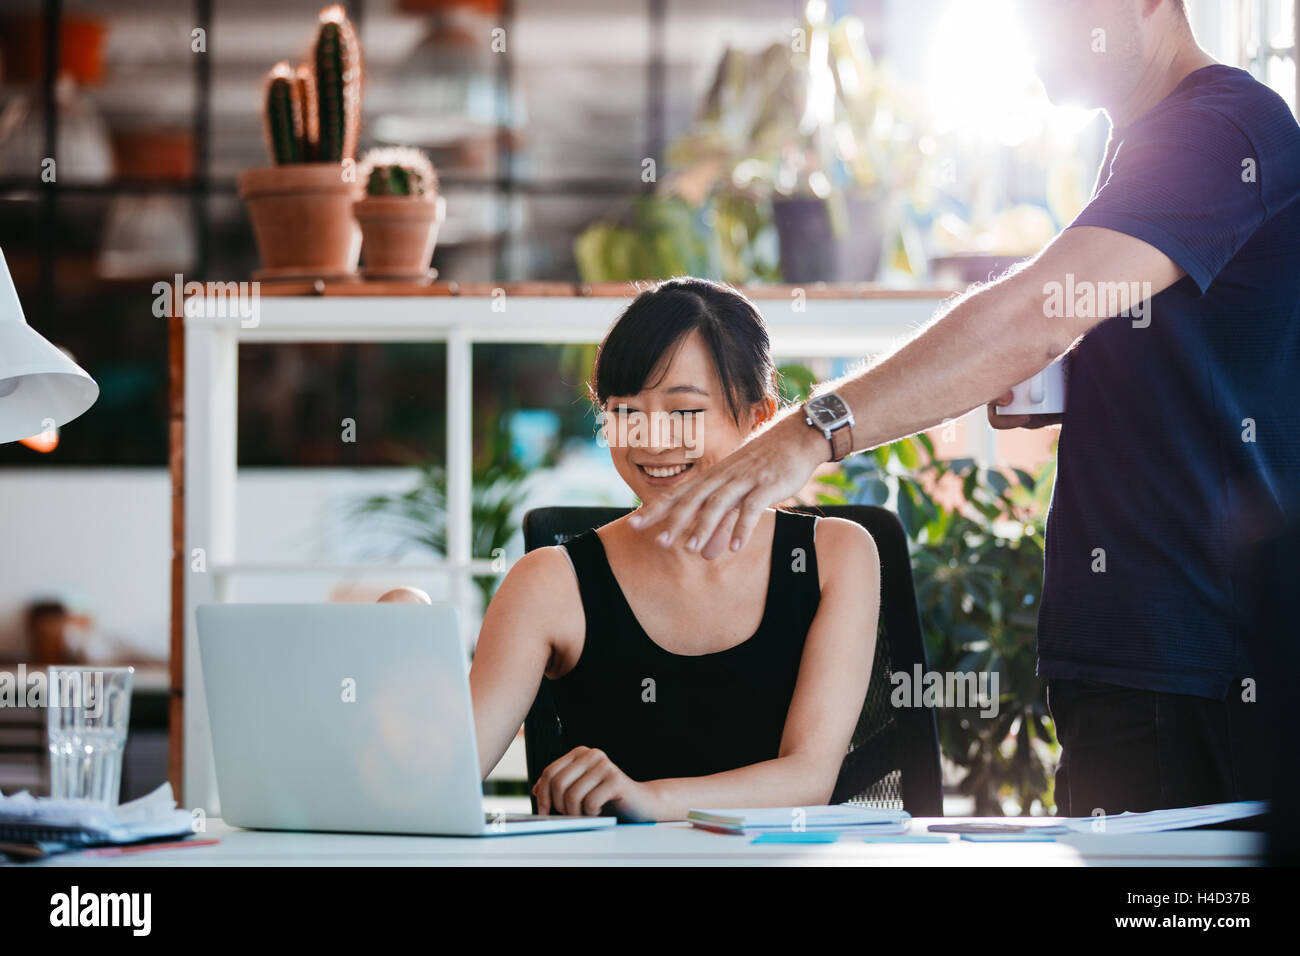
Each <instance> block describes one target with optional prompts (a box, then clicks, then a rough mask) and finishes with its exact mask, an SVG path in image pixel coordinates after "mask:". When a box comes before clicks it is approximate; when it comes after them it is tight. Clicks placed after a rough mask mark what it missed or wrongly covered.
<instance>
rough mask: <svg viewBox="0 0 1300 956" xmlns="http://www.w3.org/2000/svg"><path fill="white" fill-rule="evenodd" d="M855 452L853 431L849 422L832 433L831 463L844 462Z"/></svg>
mask: <svg viewBox="0 0 1300 956" xmlns="http://www.w3.org/2000/svg"><path fill="white" fill-rule="evenodd" d="M852 451H853V429H852V427H851V426H850V425H849V423H848V422H845V423H844V424H843V425H841V426H840V427H839V428H836V429H834V430H832V431H831V461H843V460H844V459H845V458H847V457H849V453H850V452H852Z"/></svg>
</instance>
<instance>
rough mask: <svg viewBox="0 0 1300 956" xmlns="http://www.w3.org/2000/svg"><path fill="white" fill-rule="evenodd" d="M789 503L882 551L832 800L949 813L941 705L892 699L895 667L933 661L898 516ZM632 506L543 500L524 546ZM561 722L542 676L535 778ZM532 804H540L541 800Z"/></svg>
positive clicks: (531, 740) (551, 754) (530, 739)
mask: <svg viewBox="0 0 1300 956" xmlns="http://www.w3.org/2000/svg"><path fill="white" fill-rule="evenodd" d="M792 510H795V511H801V512H805V513H809V514H820V515H825V516H827V517H835V518H847V519H848V520H850V521H855V522H857V523H858V524H860V525H862V526H863V527H864V528H866V529H867V531H868V532H869V533H870V534H871V536H872V538H873V539H875V542H876V549H877V551H879V553H880V576H881V598H880V619H879V625H878V628H877V633H876V654H875V661H874V663H873V665H872V668H871V681H870V683H869V684H868V687H867V697H866V700H865V701H864V702H863V706H862V711H861V713H860V715H859V717H858V725H857V727H856V728H855V729H854V731H853V738H852V740H851V741H850V742H849V748H848V752H847V753H846V755H845V757H844V762H843V764H841V766H840V775H839V779H838V780H837V781H836V784H835V790H834V793H833V795H832V797H831V802H832V803H856V804H861V805H863V806H872V807H885V808H890V809H904V810H907V811H908V812H909V813H911V814H912V815H913V816H926V817H938V816H942V815H943V791H942V784H941V781H940V772H939V737H938V731H937V729H936V723H935V718H934V712H933V711H932V710H930V709H929V708H926V707H902V708H896V707H894V706H893V705H892V703H891V701H890V694H891V692H892V690H893V684H892V683H891V681H890V675H891V674H893V673H896V672H899V671H903V672H906V673H907V674H909V675H912V674H913V673H914V668H915V667H916V666H917V665H919V666H920V669H921V672H922V673H924V672H925V670H926V659H925V643H924V641H923V640H922V637H921V624H920V618H919V615H918V614H917V609H916V591H915V589H914V588H913V585H912V565H911V558H910V556H909V554H908V550H907V537H906V535H905V534H904V533H903V526H902V524H900V523H899V520H898V517H897V516H896V515H894V514H893V513H892V512H890V511H887V510H886V509H884V508H877V507H873V506H871V505H828V506H825V507H821V508H816V507H799V508H794V509H792ZM628 511H629V509H627V508H581V507H559V508H536V509H534V510H532V511H529V512H528V513H527V514H526V515H525V516H524V549H525V550H526V551H532V550H533V549H535V548H541V547H547V546H550V545H557V544H560V543H562V542H564V541H566V540H568V539H569V538H571V537H573V536H574V535H576V534H580V533H582V532H583V531H586V530H587V529H589V528H598V527H600V526H601V525H603V524H608V523H609V522H611V521H613V520H615V519H616V518H620V517H622V516H623V515H625V514H627V513H628ZM558 728H559V722H558V717H557V715H556V712H555V704H554V701H553V700H552V699H551V694H550V687H549V682H548V681H547V680H546V679H545V678H543V679H542V684H541V687H540V688H539V690H538V694H537V698H536V699H535V700H534V701H533V706H532V707H531V708H530V709H529V711H528V716H527V718H526V719H525V721H524V745H525V751H526V754H527V760H528V782H529V785H530V787H531V785H532V784H534V783H536V782H537V778H538V777H539V776H540V775H541V772H542V771H543V770H544V769H545V768H546V766H547V765H548V764H550V763H551V762H552V761H554V760H556V759H558V758H559V757H561V756H563V753H562V752H561V747H562V745H561V741H560V737H559V730H558ZM534 809H536V803H535V801H534Z"/></svg>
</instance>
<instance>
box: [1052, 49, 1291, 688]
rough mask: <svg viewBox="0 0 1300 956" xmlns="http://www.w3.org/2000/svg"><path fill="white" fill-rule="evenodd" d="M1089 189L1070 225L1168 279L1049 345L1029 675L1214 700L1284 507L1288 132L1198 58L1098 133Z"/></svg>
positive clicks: (1242, 639)
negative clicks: (1055, 369)
mask: <svg viewBox="0 0 1300 956" xmlns="http://www.w3.org/2000/svg"><path fill="white" fill-rule="evenodd" d="M1098 182H1099V184H1100V188H1099V189H1098V190H1097V192H1096V193H1095V195H1094V196H1093V199H1092V201H1091V202H1090V203H1089V204H1088V206H1087V207H1086V208H1085V209H1084V210H1083V212H1082V213H1081V214H1080V215H1079V216H1078V218H1077V219H1075V221H1074V222H1073V223H1072V224H1071V228H1073V227H1075V226H1099V227H1103V228H1106V229H1112V230H1115V231H1117V232H1121V233H1125V234H1127V235H1130V236H1134V237H1136V238H1138V239H1141V240H1143V241H1144V242H1147V243H1149V244H1150V245H1152V246H1154V247H1156V248H1157V249H1159V250H1161V251H1162V252H1164V253H1165V254H1166V255H1167V256H1169V258H1170V259H1172V260H1173V261H1174V262H1175V263H1176V264H1177V265H1179V266H1181V267H1182V269H1183V270H1184V271H1186V273H1187V275H1186V277H1184V278H1183V279H1181V280H1179V281H1178V282H1176V283H1175V284H1174V285H1172V286H1171V287H1169V288H1168V289H1166V290H1165V291H1163V292H1161V293H1159V294H1158V295H1156V296H1154V297H1153V298H1152V299H1150V300H1149V301H1148V302H1147V303H1146V306H1145V315H1143V316H1141V317H1138V318H1135V317H1132V316H1128V315H1117V316H1115V317H1113V318H1109V319H1106V320H1104V321H1102V322H1100V323H1099V324H1097V325H1096V326H1094V327H1093V328H1092V329H1091V330H1089V331H1088V333H1087V334H1086V335H1084V336H1083V337H1082V338H1081V339H1080V340H1079V341H1078V342H1077V343H1075V346H1074V348H1072V349H1071V351H1070V352H1069V353H1067V358H1066V373H1067V376H1068V379H1067V390H1066V406H1065V415H1064V417H1063V419H1062V424H1061V436H1060V443H1059V446H1058V451H1057V473H1056V487H1055V490H1054V492H1053V495H1052V504H1051V508H1050V510H1049V512H1048V518H1047V535H1046V542H1045V544H1046V560H1045V566H1044V584H1043V598H1042V605H1041V608H1040V612H1039V621H1038V655H1039V656H1038V673H1039V674H1040V675H1043V676H1045V677H1056V678H1081V679H1087V680H1095V681H1103V682H1106V683H1112V684H1120V685H1123V686H1126V687H1135V688H1141V689H1146V690H1154V691H1164V692H1170V693H1182V694H1191V695H1196V696H1201V697H1210V698H1215V699H1222V698H1223V697H1224V696H1225V695H1226V694H1227V692H1228V689H1229V686H1230V685H1231V684H1232V683H1233V682H1234V680H1235V679H1239V678H1242V677H1252V676H1256V675H1255V672H1254V670H1253V668H1254V666H1255V665H1254V664H1253V655H1252V654H1251V652H1250V642H1251V641H1252V640H1254V639H1255V635H1248V634H1245V633H1243V627H1244V623H1243V622H1244V621H1246V620H1248V619H1249V615H1248V613H1247V611H1248V608H1247V607H1246V606H1245V604H1244V602H1245V595H1246V594H1247V593H1249V589H1248V588H1247V587H1246V586H1245V583H1244V581H1243V579H1242V574H1243V573H1244V572H1243V568H1244V566H1245V564H1246V562H1245V561H1244V560H1243V559H1244V554H1245V552H1244V550H1243V549H1245V548H1248V547H1249V542H1250V540H1251V539H1252V538H1253V537H1258V536H1260V534H1261V532H1266V531H1268V530H1270V528H1271V527H1275V526H1276V524H1277V523H1278V522H1279V521H1281V520H1282V519H1283V518H1284V517H1285V516H1288V515H1289V516H1291V517H1292V518H1293V519H1294V516H1295V515H1296V514H1297V505H1298V503H1300V198H1297V197H1300V127H1297V125H1296V121H1295V118H1294V117H1293V116H1292V114H1291V111H1290V110H1289V109H1288V108H1287V106H1286V104H1285V103H1284V102H1283V100H1282V99H1281V98H1280V97H1279V96H1277V94H1275V93H1274V92H1273V91H1271V90H1270V89H1268V88H1267V87H1266V86H1264V85H1263V84H1261V83H1259V82H1257V81H1256V80H1255V79H1254V78H1252V77H1251V76H1250V74H1248V73H1246V72H1244V71H1242V70H1238V69H1234V68H1231V67H1226V66H1218V65H1216V66H1208V67H1205V68H1203V69H1200V70H1197V71H1195V72H1194V73H1192V74H1190V75H1189V76H1188V77H1187V78H1186V79H1184V80H1183V82H1182V83H1180V84H1179V86H1178V87H1177V88H1176V89H1175V90H1174V91H1173V92H1172V93H1171V94H1170V95H1169V96H1168V97H1166V98H1165V99H1164V100H1163V101H1161V102H1160V103H1159V104H1158V105H1157V106H1155V107H1154V108H1153V109H1151V110H1150V111H1149V112H1148V113H1146V114H1144V115H1143V116H1141V117H1140V118H1139V119H1137V120H1136V121H1135V122H1134V123H1132V124H1131V125H1130V126H1128V127H1125V128H1123V129H1116V130H1113V131H1112V133H1111V142H1110V147H1109V149H1108V150H1107V158H1106V161H1105V163H1104V164H1103V168H1102V171H1101V175H1100V177H1099V179H1098ZM1297 597H1300V582H1297ZM1297 630H1298V631H1300V626H1298V627H1297ZM1268 639H1270V640H1276V639H1290V640H1296V639H1298V638H1297V635H1296V634H1291V635H1285V636H1284V635H1270V636H1268Z"/></svg>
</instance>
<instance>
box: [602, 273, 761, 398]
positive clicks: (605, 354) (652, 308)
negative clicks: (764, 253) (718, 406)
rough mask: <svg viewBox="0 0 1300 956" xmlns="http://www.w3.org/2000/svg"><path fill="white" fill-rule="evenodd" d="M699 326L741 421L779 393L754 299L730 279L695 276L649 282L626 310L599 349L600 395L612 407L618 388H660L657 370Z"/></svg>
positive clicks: (623, 392) (621, 391) (633, 390)
mask: <svg viewBox="0 0 1300 956" xmlns="http://www.w3.org/2000/svg"><path fill="white" fill-rule="evenodd" d="M691 332H699V333H700V336H701V337H702V338H703V339H704V344H705V347H706V348H707V349H708V350H709V354H710V355H711V356H712V358H713V364H714V366H715V367H716V368H717V370H718V380H719V381H720V382H721V383H722V391H723V397H724V398H725V399H726V402H727V408H728V409H729V410H730V412H731V417H732V419H733V420H734V421H735V422H736V424H740V421H741V415H742V414H744V413H746V412H747V411H748V410H749V409H750V408H752V407H753V406H754V405H755V404H756V403H759V402H763V401H766V400H769V399H770V400H771V401H773V402H776V401H777V389H776V366H775V365H774V364H773V363H772V354H771V343H770V341H769V339H768V335H767V326H765V325H764V324H763V317H762V316H761V315H759V314H758V309H756V308H755V307H754V303H752V302H750V301H749V299H747V298H745V296H743V295H741V294H740V293H739V292H737V291H736V290H735V289H733V288H731V287H730V286H727V285H723V284H722V283H720V282H711V281H709V280H708V279H695V278H691V277H679V278H674V279H666V280H665V281H663V282H660V283H658V284H657V285H655V286H653V287H651V288H649V289H645V290H643V291H642V292H641V293H640V294H639V295H637V297H636V298H635V299H633V300H632V303H631V304H630V305H629V306H628V307H627V308H626V309H624V310H623V314H622V315H620V316H619V317H618V321H616V322H615V323H614V325H613V327H612V328H610V330H609V332H608V334H607V335H606V336H605V341H604V342H602V343H601V345H600V351H599V352H598V353H597V354H596V367H595V368H594V369H593V371H592V381H591V385H590V386H589V391H590V393H591V398H592V401H594V402H595V403H596V406H597V407H598V408H600V409H604V408H605V404H606V402H608V401H609V398H610V396H612V395H635V394H637V393H638V392H640V391H641V390H642V389H643V388H647V387H651V388H653V387H654V386H655V385H656V384H658V383H657V382H648V381H647V380H648V379H649V378H650V375H651V373H653V372H654V370H655V368H656V367H657V366H658V365H659V362H660V360H661V359H663V358H664V356H665V355H668V354H669V352H674V353H675V352H676V350H677V349H678V348H679V347H680V345H681V343H682V341H683V340H684V339H685V338H686V336H687V335H689V334H690V333H691ZM666 367H667V363H665V368H666Z"/></svg>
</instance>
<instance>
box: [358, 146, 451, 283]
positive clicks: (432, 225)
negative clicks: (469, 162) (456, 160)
mask: <svg viewBox="0 0 1300 956" xmlns="http://www.w3.org/2000/svg"><path fill="white" fill-rule="evenodd" d="M361 180H362V182H363V183H365V190H366V193H365V196H364V198H362V199H358V200H357V201H356V203H355V204H354V205H353V207H352V208H353V211H354V213H355V215H356V218H357V222H359V223H360V224H361V234H362V237H363V238H362V249H363V250H364V251H365V265H364V266H363V267H362V269H361V274H362V275H363V276H364V277H365V278H367V279H407V280H411V281H414V282H429V281H430V280H432V278H433V271H432V270H430V268H429V260H430V259H431V258H432V257H433V247H434V244H435V243H436V242H437V241H438V227H439V226H440V225H441V224H442V220H443V216H444V215H445V212H446V207H447V204H446V201H445V200H444V199H443V198H442V196H440V195H438V173H437V171H436V170H435V169H434V168H433V164H432V163H431V162H429V157H428V156H426V155H425V154H424V153H423V152H421V151H420V150H418V149H414V148H412V147H409V146H387V147H381V148H378V149H372V150H370V151H369V152H367V153H366V155H365V156H364V157H363V158H362V161H361Z"/></svg>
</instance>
